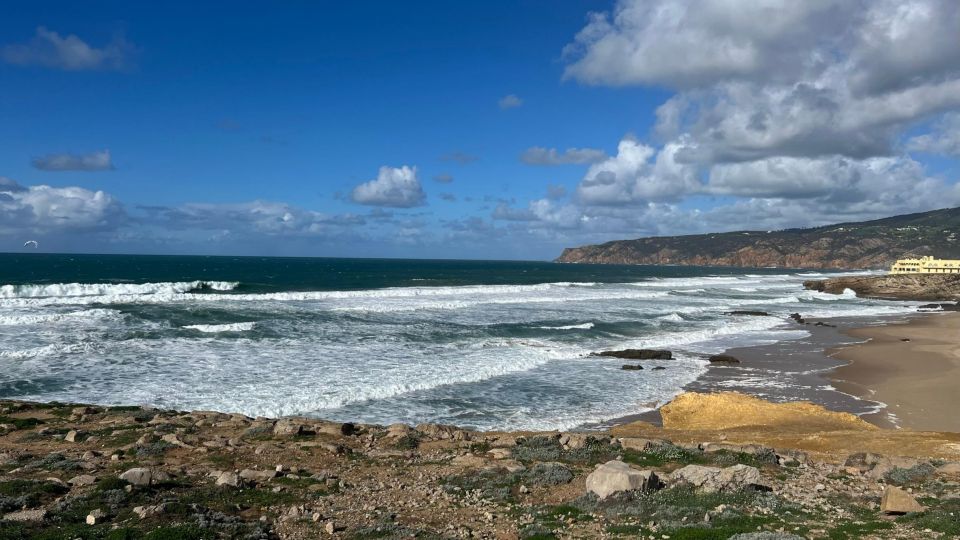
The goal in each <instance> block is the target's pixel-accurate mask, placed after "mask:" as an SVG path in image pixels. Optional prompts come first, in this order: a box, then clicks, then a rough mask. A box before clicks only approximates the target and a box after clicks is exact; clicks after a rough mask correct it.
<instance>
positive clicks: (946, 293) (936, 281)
mask: <svg viewBox="0 0 960 540" xmlns="http://www.w3.org/2000/svg"><path fill="white" fill-rule="evenodd" d="M803 286H804V287H805V288H807V289H810V290H814V291H820V292H824V293H830V294H844V292H845V291H846V290H847V289H849V290H851V291H853V292H855V293H856V294H857V296H859V297H863V298H884V299H893V300H918V301H928V300H960V274H889V275H883V276H850V277H838V278H832V279H822V280H811V281H804V282H803Z"/></svg>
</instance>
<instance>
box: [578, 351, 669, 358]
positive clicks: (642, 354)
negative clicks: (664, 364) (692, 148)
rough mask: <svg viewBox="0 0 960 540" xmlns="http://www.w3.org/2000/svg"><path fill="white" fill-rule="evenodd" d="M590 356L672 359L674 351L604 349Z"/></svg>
mask: <svg viewBox="0 0 960 540" xmlns="http://www.w3.org/2000/svg"><path fill="white" fill-rule="evenodd" d="M590 356H606V357H610V358H623V359H626V360H671V359H673V353H671V352H670V351H663V350H657V349H623V350H621V351H602V352H598V353H592V354H591V355H590Z"/></svg>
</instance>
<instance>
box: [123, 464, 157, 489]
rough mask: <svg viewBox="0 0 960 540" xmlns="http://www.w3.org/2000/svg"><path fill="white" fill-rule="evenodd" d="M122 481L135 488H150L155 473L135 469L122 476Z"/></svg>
mask: <svg viewBox="0 0 960 540" xmlns="http://www.w3.org/2000/svg"><path fill="white" fill-rule="evenodd" d="M120 479H121V480H126V481H127V482H129V483H130V484H133V485H135V486H149V485H150V483H151V482H152V481H153V472H152V471H150V469H146V468H143V467H134V468H133V469H130V470H128V471H126V472H125V473H123V474H121V475H120Z"/></svg>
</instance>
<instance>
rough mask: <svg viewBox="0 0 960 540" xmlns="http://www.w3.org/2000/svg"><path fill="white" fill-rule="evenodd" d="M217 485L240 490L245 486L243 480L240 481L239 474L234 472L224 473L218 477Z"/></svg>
mask: <svg viewBox="0 0 960 540" xmlns="http://www.w3.org/2000/svg"><path fill="white" fill-rule="evenodd" d="M215 484H216V485H218V486H227V487H232V488H238V487H240V486H242V485H243V480H241V479H240V475H239V474H237V473H235V472H233V471H224V472H222V473H220V475H219V476H217V480H216V482H215Z"/></svg>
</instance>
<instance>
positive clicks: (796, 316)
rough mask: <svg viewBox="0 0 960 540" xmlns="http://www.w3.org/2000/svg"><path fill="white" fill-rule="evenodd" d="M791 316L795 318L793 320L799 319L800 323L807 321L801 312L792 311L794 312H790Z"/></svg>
mask: <svg viewBox="0 0 960 540" xmlns="http://www.w3.org/2000/svg"><path fill="white" fill-rule="evenodd" d="M790 318H791V319H793V320H795V321H797V322H798V323H800V324H803V323H804V322H805V321H804V320H803V317H801V316H800V314H799V313H792V314H790Z"/></svg>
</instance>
